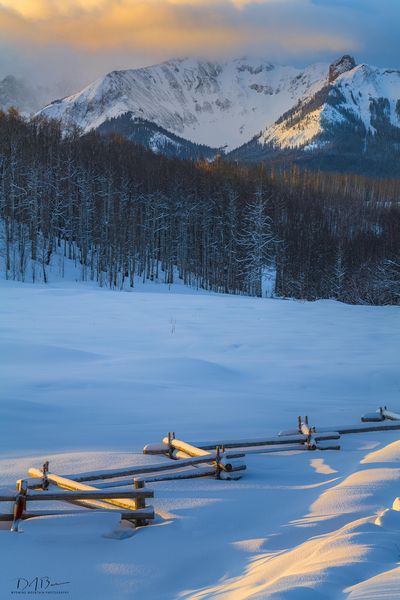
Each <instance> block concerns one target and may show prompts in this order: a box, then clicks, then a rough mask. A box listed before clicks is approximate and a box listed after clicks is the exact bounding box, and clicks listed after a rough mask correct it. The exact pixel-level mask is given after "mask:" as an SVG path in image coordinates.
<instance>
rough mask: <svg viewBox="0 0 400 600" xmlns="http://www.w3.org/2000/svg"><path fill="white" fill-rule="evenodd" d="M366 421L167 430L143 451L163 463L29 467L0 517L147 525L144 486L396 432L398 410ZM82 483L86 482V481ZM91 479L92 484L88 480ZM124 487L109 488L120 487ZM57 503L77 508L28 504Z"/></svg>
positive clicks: (232, 473)
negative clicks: (253, 458) (186, 435)
mask: <svg viewBox="0 0 400 600" xmlns="http://www.w3.org/2000/svg"><path fill="white" fill-rule="evenodd" d="M361 420H362V422H363V423H365V422H367V423H371V424H368V425H364V424H363V425H361V426H351V427H335V428H334V431H331V430H329V429H328V428H318V429H317V428H316V427H315V426H310V425H309V422H308V417H307V416H306V417H305V418H304V419H302V418H301V417H298V420H297V428H296V429H291V430H287V431H281V432H280V433H279V434H278V435H277V436H276V437H271V438H254V439H241V440H231V439H220V440H216V441H206V442H204V441H203V442H192V443H189V442H185V441H183V440H180V439H178V438H176V437H175V433H174V432H172V433H168V435H167V436H166V437H165V438H163V440H162V442H161V443H157V444H147V445H146V446H145V447H144V448H143V453H144V454H155V455H163V456H164V457H167V458H168V459H170V460H168V461H167V462H164V463H155V464H143V465H137V466H134V467H126V468H122V469H106V470H98V471H89V472H85V473H78V474H72V475H64V476H60V475H57V474H56V473H51V472H50V471H49V463H48V462H45V463H44V465H43V467H42V469H37V468H30V469H29V470H28V475H29V478H27V479H20V480H18V481H17V484H16V491H15V492H13V493H9V494H2V495H0V502H11V503H12V506H13V508H12V512H10V513H0V521H7V522H11V530H12V531H19V530H20V529H19V526H20V523H21V521H23V520H24V519H30V518H33V517H43V516H52V515H79V514H82V513H85V512H87V509H91V511H92V512H93V513H99V512H100V513H104V512H109V511H117V512H118V513H119V514H120V517H121V519H123V520H126V521H130V522H131V523H133V524H135V526H136V527H138V526H143V525H147V524H148V523H149V522H150V521H152V520H153V519H154V517H155V514H154V508H153V507H152V506H147V505H146V500H147V499H149V498H153V497H154V492H153V490H151V489H149V488H147V487H146V484H148V483H153V482H162V481H169V480H179V479H192V478H197V477H214V478H215V479H218V480H224V481H227V480H237V479H240V477H241V476H242V473H243V471H245V470H246V465H245V464H244V463H243V462H241V461H240V460H238V459H241V458H243V457H244V456H245V455H246V454H257V453H260V454H270V453H274V452H289V451H296V452H298V451H299V450H304V451H316V450H340V446H339V445H338V444H332V443H330V444H329V443H327V442H332V441H337V440H339V439H340V437H341V436H342V435H346V434H352V433H365V432H370V431H390V430H399V429H400V423H399V422H398V423H384V421H400V414H398V413H394V412H391V411H388V410H387V408H386V406H385V407H381V408H379V409H378V410H377V411H376V413H368V414H366V415H364V416H363V417H362V418H361ZM87 482H92V485H89V484H88V483H87ZM93 482H94V483H93ZM124 487H128V488H129V489H128V490H126V491H125V490H121V489H118V490H113V489H112V488H124ZM43 501H47V502H62V503H64V504H65V503H67V504H73V505H75V506H79V507H81V509H80V510H79V509H76V508H74V509H65V508H64V509H63V508H60V509H47V508H44V509H41V510H37V509H31V503H32V502H43Z"/></svg>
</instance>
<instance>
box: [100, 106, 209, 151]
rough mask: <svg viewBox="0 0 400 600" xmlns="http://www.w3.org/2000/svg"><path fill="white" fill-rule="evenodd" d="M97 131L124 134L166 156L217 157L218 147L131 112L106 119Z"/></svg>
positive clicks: (129, 138)
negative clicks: (189, 138)
mask: <svg viewBox="0 0 400 600" xmlns="http://www.w3.org/2000/svg"><path fill="white" fill-rule="evenodd" d="M97 131H98V132H99V133H102V134H105V135H107V134H117V135H122V136H124V137H126V138H127V139H128V140H131V141H132V142H135V143H136V144H141V145H142V146H145V147H146V148H149V149H150V150H152V151H153V152H155V153H156V154H164V155H165V156H175V157H178V158H184V159H192V160H198V159H202V158H203V159H209V160H210V159H213V158H215V156H216V154H217V152H218V151H217V149H216V148H210V147H209V146H205V145H203V144H196V143H194V142H191V141H189V140H185V139H184V138H181V137H179V136H177V135H175V134H174V133H171V132H169V131H167V130H166V129H164V128H163V127H160V126H159V125H156V124H155V123H152V122H151V121H146V120H145V119H139V118H135V117H134V116H133V115H132V113H130V112H128V113H125V114H123V115H120V116H119V117H115V118H113V119H108V120H107V121H104V123H102V124H101V125H100V126H99V127H98V128H97Z"/></svg>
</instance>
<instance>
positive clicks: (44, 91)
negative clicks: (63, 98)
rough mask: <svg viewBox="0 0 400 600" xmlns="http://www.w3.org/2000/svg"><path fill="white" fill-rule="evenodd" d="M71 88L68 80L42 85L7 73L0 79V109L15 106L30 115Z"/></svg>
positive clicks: (24, 113)
mask: <svg viewBox="0 0 400 600" xmlns="http://www.w3.org/2000/svg"><path fill="white" fill-rule="evenodd" d="M66 90H71V84H69V83H68V82H59V83H55V84H54V85H51V86H49V85H41V84H40V83H38V82H36V81H29V80H27V79H23V78H19V77H15V76H14V75H7V76H6V77H4V78H3V79H1V80H0V110H8V109H9V108H11V107H13V108H16V109H17V110H18V111H20V112H21V113H22V114H23V115H26V116H29V115H31V114H33V113H35V112H36V111H38V110H39V109H40V108H42V107H43V105H44V104H47V103H48V102H49V101H50V100H51V99H52V98H54V97H55V96H59V95H60V94H65V92H66Z"/></svg>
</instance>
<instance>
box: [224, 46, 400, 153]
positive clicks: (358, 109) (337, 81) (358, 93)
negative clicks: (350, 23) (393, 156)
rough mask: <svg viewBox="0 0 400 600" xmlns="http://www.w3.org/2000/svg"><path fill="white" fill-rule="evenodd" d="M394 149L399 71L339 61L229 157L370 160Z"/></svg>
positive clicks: (398, 136) (399, 142) (399, 144)
mask: <svg viewBox="0 0 400 600" xmlns="http://www.w3.org/2000/svg"><path fill="white" fill-rule="evenodd" d="M399 148H400V71H397V70H393V69H379V68H376V67H371V66H369V65H365V64H361V65H356V64H355V61H354V59H353V58H352V57H350V56H344V57H343V58H342V59H340V60H338V61H336V62H335V63H333V64H332V65H331V66H330V68H329V72H328V74H327V78H326V79H325V81H324V82H323V83H322V85H320V86H319V88H318V89H317V90H316V91H315V90H311V91H310V92H306V94H304V96H303V97H302V98H301V99H300V100H299V101H298V103H297V104H296V105H295V106H294V107H293V108H291V109H290V110H289V111H287V112H286V113H284V114H283V115H282V116H281V117H280V118H279V119H277V121H276V122H275V123H274V124H273V125H270V126H267V127H265V128H264V130H263V131H262V132H261V134H260V135H258V136H256V137H255V138H254V139H253V140H251V141H250V142H249V143H248V144H245V145H244V146H243V147H241V148H239V149H237V150H236V151H235V152H234V153H233V154H234V156H235V157H236V158H242V159H248V160H256V159H261V158H262V157H267V156H276V155H277V154H279V153H285V152H286V153H291V154H292V155H293V153H296V152H297V154H298V155H299V153H303V154H304V153H309V154H310V153H311V154H313V153H314V154H315V153H331V154H339V153H343V152H346V153H350V154H351V153H353V154H354V155H360V154H361V155H368V154H369V153H374V154H375V155H376V154H377V153H380V154H381V153H382V152H387V153H389V154H390V153H391V152H392V151H398V150H399Z"/></svg>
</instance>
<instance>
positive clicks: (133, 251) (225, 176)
mask: <svg viewBox="0 0 400 600" xmlns="http://www.w3.org/2000/svg"><path fill="white" fill-rule="evenodd" d="M399 190H400V181H399V180H396V179H372V178H367V177H362V176H356V175H348V174H346V175H342V174H335V173H316V172H307V171H302V170H300V169H299V168H296V167H291V168H287V169H282V168H279V169H276V170H275V171H274V170H273V169H271V168H268V169H267V168H266V167H265V166H262V165H255V166H244V165H240V164H237V163H233V162H229V161H225V160H222V159H216V160H214V161H213V162H209V161H205V160H203V161H196V162H195V161H184V160H179V159H173V158H167V157H164V156H161V155H156V154H153V153H152V152H150V151H149V150H146V149H145V148H144V147H141V146H138V145H135V144H134V143H133V142H130V141H128V140H126V139H125V138H123V137H121V136H115V135H108V136H104V135H100V134H99V133H95V132H92V133H89V134H86V135H81V132H80V131H78V130H75V129H72V130H70V131H68V132H66V131H63V130H62V128H61V125H60V123H58V122H56V121H47V120H45V119H43V118H34V119H32V120H30V121H28V120H25V119H24V118H22V117H21V116H20V115H19V114H18V113H17V112H16V111H14V110H10V111H8V112H7V113H0V218H1V235H2V241H1V245H0V250H1V254H0V259H1V269H2V270H3V271H4V272H5V276H6V277H7V278H11V279H19V280H31V281H32V280H33V281H35V280H37V279H41V280H44V281H47V280H48V277H49V273H50V265H51V264H52V261H53V260H54V257H57V258H58V259H59V260H61V270H62V269H63V268H64V263H66V262H67V261H64V259H70V260H72V261H74V262H75V264H76V265H77V266H78V268H79V273H80V277H81V279H82V280H94V281H97V282H98V283H99V284H100V285H101V286H108V287H110V288H115V289H122V288H124V287H133V286H134V285H135V280H137V277H141V278H142V279H143V280H144V281H145V280H158V281H164V282H165V283H168V284H171V283H173V282H174V280H175V279H176V278H177V277H179V278H180V279H182V280H183V282H184V283H185V284H187V285H190V286H193V287H198V288H203V289H207V290H214V291H220V292H226V293H232V294H248V295H254V296H261V295H262V294H263V291H264V279H265V276H266V274H268V273H269V274H274V277H275V294H276V295H278V296H285V297H294V298H299V299H307V300H313V299H318V298H336V299H338V300H341V301H345V302H350V303H372V304H395V303H398V302H399V298H400V258H399V255H400V250H399V249H400V205H399Z"/></svg>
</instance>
